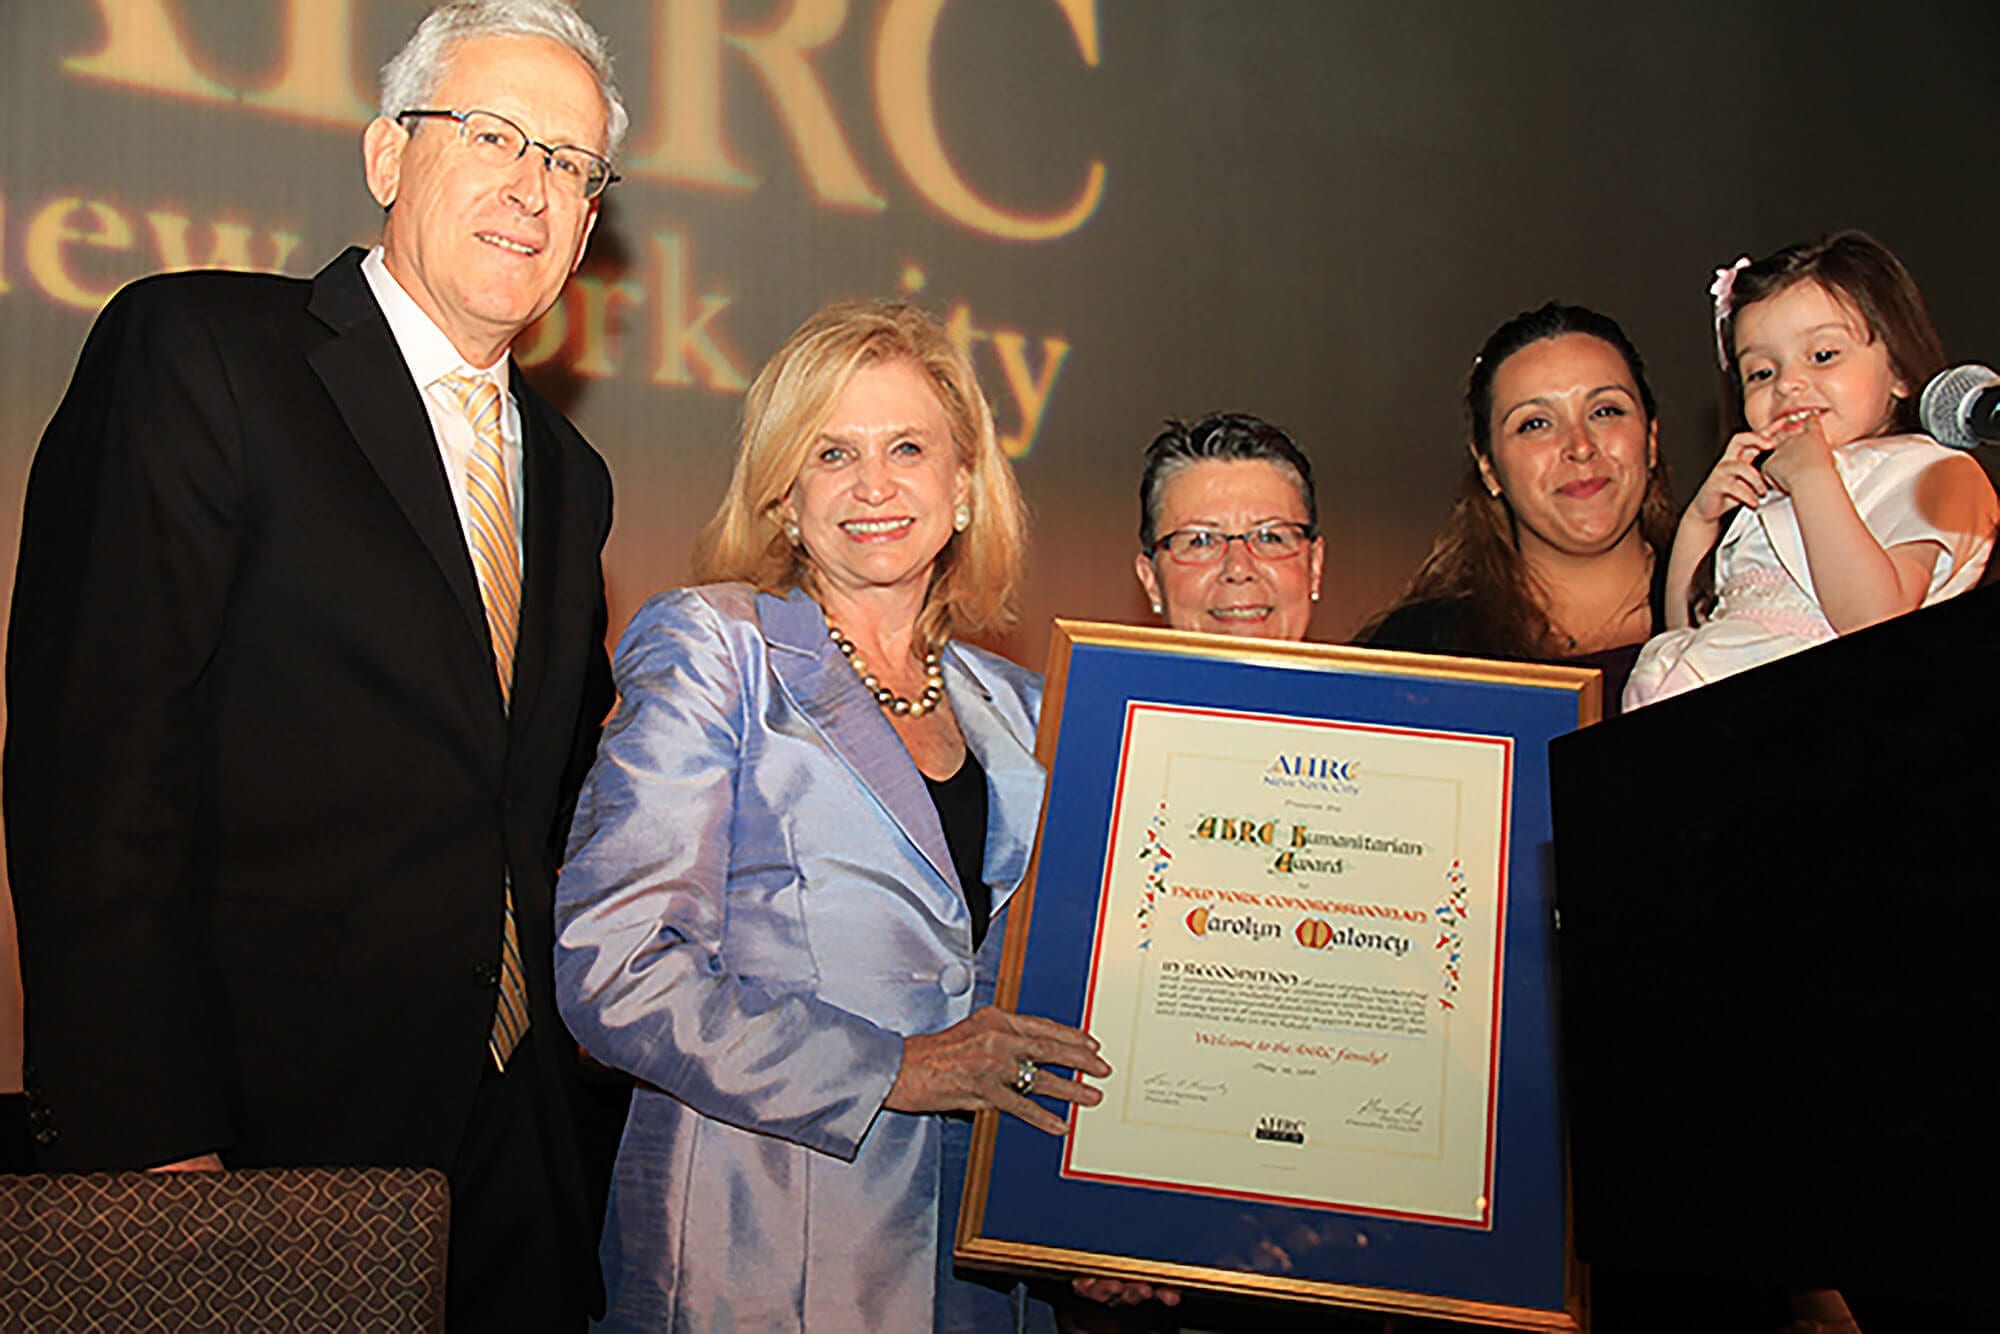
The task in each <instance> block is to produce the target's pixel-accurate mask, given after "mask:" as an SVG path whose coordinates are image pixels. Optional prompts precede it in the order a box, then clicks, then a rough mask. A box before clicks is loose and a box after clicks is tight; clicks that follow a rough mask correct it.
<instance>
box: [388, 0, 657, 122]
mask: <svg viewBox="0 0 2000 1334" xmlns="http://www.w3.org/2000/svg"><path fill="white" fill-rule="evenodd" d="M469 37H546V38H548V39H549V40H550V41H553V42H560V43H562V44H563V45H564V46H566V47H568V48H569V49H570V50H572V51H574V52H576V55H577V58H578V59H579V60H581V61H583V63H584V64H585V65H586V66H587V67H589V69H590V72H591V75H592V76H593V77H594V78H596V80H597V91H598V92H599V93H600V94H602V95H603V98H604V145H605V149H604V151H605V154H606V156H609V157H616V156H617V155H618V148H619V145H621V144H623V143H624V142H625V130H626V127H627V126H628V125H629V124H630V123H631V118H630V117H629V116H627V115H626V114H625V100H624V99H623V98H621V97H619V96H618V86H617V85H616V84H614V83H612V82H611V55H610V53H609V52H608V51H607V50H606V49H605V46H604V39H603V38H602V37H600V36H598V35H597V29H595V28H593V27H591V26H590V25H589V24H588V23H586V22H584V20H583V18H582V17H581V16H580V15H579V14H578V13H577V12H576V11H575V10H574V9H571V8H570V7H569V5H568V4H566V3H565V0H452V3H450V4H445V5H439V6H438V7H437V8H436V9H433V10H432V11H431V12H430V13H429V14H428V15H427V16H426V17H425V18H424V21H423V22H422V23H420V24H418V25H417V30H416V31H415V32H414V33H412V34H410V40H409V41H407V42H405V43H404V44H403V49H402V50H400V51H398V52H397V53H396V54H395V55H394V56H393V57H391V58H390V60H389V63H388V64H386V65H384V66H383V67H382V115H383V116H384V117H385V118H387V119H389V120H394V119H395V118H396V117H397V116H398V115H400V114H402V113H403V112H405V111H409V110H411V109H413V108H416V107H422V106H426V105H428V103H429V101H430V96H431V93H432V91H433V90H434V89H435V88H436V87H437V86H438V82H439V80H441V79H442V78H443V77H444V67H445V62H446V61H447V60H449V59H450V57H451V48H452V47H453V46H455V45H456V44H457V43H459V42H462V41H464V40H466V39H467V38H469ZM453 110H457V111H463V110H465V108H464V107H455V108H453ZM578 147H580V148H588V147H590V145H588V144H579V145H578Z"/></svg>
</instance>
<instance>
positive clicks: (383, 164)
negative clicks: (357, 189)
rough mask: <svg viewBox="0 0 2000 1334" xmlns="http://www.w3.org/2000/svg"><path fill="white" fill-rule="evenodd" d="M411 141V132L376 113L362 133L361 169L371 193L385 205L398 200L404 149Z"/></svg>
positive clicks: (384, 206)
mask: <svg viewBox="0 0 2000 1334" xmlns="http://www.w3.org/2000/svg"><path fill="white" fill-rule="evenodd" d="M409 143H410V132H409V131H408V130H406V129H404V128H403V127H402V126H401V125H398V124H397V123H396V122H395V121H393V120H390V119H389V118H388V117H387V116H377V117H376V118H375V119H374V120H371V121H369V122H368V128H367V129H365V130H363V131H362V132H361V172H362V175H363V177H364V178H365V179H366V180H367V182H368V193H369V194H371V195H373V196H374V197H375V202H376V203H378V204H380V205H381V206H382V207H383V208H388V207H389V206H390V205H391V204H393V203H395V202H396V195H397V193H398V192H399V191H400V189H401V187H402V183H403V150H404V149H405V148H407V147H408V146H409Z"/></svg>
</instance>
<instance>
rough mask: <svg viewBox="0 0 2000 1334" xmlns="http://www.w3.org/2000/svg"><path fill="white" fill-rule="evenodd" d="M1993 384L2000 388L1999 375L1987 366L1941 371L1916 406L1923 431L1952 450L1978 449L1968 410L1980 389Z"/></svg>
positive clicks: (1977, 441)
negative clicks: (1922, 424)
mask: <svg viewBox="0 0 2000 1334" xmlns="http://www.w3.org/2000/svg"><path fill="white" fill-rule="evenodd" d="M1994 385H2000V375H1996V374H1994V373H1993V371H1992V370H1991V369H1990V368H1988V367H1985V366H1973V365H1967V366H1953V367H1952V368H1951V369H1950V370H1948V371H1939V372H1938V373H1937V375H1936V376H1935V377H1933V378H1932V380H1931V382H1930V383H1929V384H1927V385H1925V386H1924V396H1923V399H1922V400H1921V401H1920V402H1919V403H1918V405H1917V415H1918V416H1919V417H1921V418H1922V419H1923V423H1924V430H1926V431H1928V432H1929V433H1930V435H1931V437H1932V438H1933V439H1935V440H1936V441H1937V442H1938V443H1939V444H1941V445H1950V446H1951V447H1952V448H1953V449H1977V448H1979V437H1978V436H1976V435H1974V434H1973V433H1972V426H1971V424H1970V423H1969V422H1968V421H1967V419H1966V408H1968V407H1969V406H1970V405H1971V403H1972V400H1973V397H1974V396H1975V395H1977V394H1978V393H1979V391H1980V390H1982V389H1988V388H1991V387H1992V386H1994Z"/></svg>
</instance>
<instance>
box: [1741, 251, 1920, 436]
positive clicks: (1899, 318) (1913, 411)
mask: <svg viewBox="0 0 2000 1334" xmlns="http://www.w3.org/2000/svg"><path fill="white" fill-rule="evenodd" d="M1809 280H1810V281H1812V282H1816V283H1818V284H1819V285H1820V286H1821V287H1824V288H1825V289H1826V290H1827V293H1828V294H1829V295H1831V296H1832V297H1833V298H1834V300H1836V301H1839V302H1840V303H1841V304H1843V305H1846V306H1849V307H1851V308H1852V309H1853V310H1854V312H1855V313H1856V314H1857V315H1859V316H1860V317H1861V319H1862V321H1863V323H1864V324H1865V325H1866V326H1867V330H1868V339H1869V341H1870V342H1873V341H1875V340H1877V339H1880V340H1881V341H1882V343H1883V345H1884V346H1885V347H1886V348H1887V349H1888V352H1889V365H1890V368H1891V369H1893V370H1894V371H1895V372H1896V377H1897V378H1898V379H1900V380H1901V381H1902V382H1903V384H1904V386H1905V387H1906V388H1907V389H1908V390H1909V393H1908V394H1907V396H1905V397H1903V398H1901V399H1898V400H1897V402H1896V414H1895V424H1896V429H1897V430H1899V431H1905V432H1908V431H1919V430H1922V429H1923V427H1922V425H1921V424H1920V423H1919V421H1918V419H1917V406H1918V402H1917V396H1918V394H1920V393H1921V392H1922V391H1923V387H1924V386H1925V385H1926V384H1928V383H1930V380H1931V377H1932V376H1934V375H1936V374H1937V373H1938V372H1939V371H1941V370H1943V369H1944V342H1943V340H1941V339H1940V338H1939V337H1938V332H1937V329H1936V327H1935V326H1934V325H1932V324H1931V316H1930V311H1929V310H1927V309H1925V307H1924V297H1923V293H1921V292H1919V291H1918V290H1917V284H1916V280H1915V279H1914V278H1912V277H1910V271H1909V270H1908V269H1906V268H1904V267H1903V262H1902V261H1901V260H1899V259H1897V258H1896V256H1895V255H1894V254H1893V253H1892V252H1891V251H1890V249H1889V247H1887V246H1885V245H1883V244H1882V243H1881V242H1880V241H1878V240H1876V239H1875V238H1874V237H1872V236H1870V235H1869V234H1868V233H1866V232H1858V231H1842V232H1829V233H1828V234H1827V235H1825V236H1822V237H1819V238H1818V239H1816V240H1812V241H1800V242H1798V243H1797V244H1796V245H1788V246H1786V247H1785V248H1784V249H1783V250H1780V251H1778V252H1777V253H1775V254H1772V255H1768V256H1766V257H1765V258H1763V259H1760V260H1758V261H1757V262H1756V263H1754V264H1751V265H1747V266H1746V267H1744V268H1742V269H1740V270H1738V271H1737V274H1736V287H1735V290H1734V292H1733V293H1732V294H1731V302H1730V311H1729V313H1728V314H1727V315H1725V316H1723V318H1722V323H1721V327H1720V328H1719V329H1718V330H1717V339H1718V341H1719V342H1720V343H1721V345H1722V346H1721V352H1722V401H1723V402H1724V403H1726V404H1728V405H1729V418H1728V420H1727V421H1725V422H1724V423H1723V432H1722V438H1723V440H1724V441H1725V442H1726V441H1727V440H1728V439H1729V437H1730V436H1732V435H1734V434H1736V432H1738V431H1742V430H1747V429H1748V428H1749V423H1748V422H1747V421H1746V420H1745V419H1744V416H1743V372H1742V370H1741V368H1740V367H1739V366H1738V365H1737V360H1736V318H1737V316H1738V315H1740V314H1742V312H1743V311H1745V310H1746V309H1748V308H1749V307H1751V306H1753V305H1755V304H1757V303H1758V302H1759V301H1763V300H1766V299H1767V298H1770V297H1774V296H1777V295H1778V294H1779V293H1780V292H1783V291H1785V290H1787V289H1788V288H1791V287H1793V286H1796V285H1797V284H1799V283H1802V282H1806V281H1809Z"/></svg>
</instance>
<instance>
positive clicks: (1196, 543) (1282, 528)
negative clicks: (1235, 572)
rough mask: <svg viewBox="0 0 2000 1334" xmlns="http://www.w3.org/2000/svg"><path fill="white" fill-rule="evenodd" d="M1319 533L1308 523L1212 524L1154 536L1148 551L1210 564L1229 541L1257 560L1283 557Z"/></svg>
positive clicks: (1190, 562)
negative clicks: (1227, 528) (1229, 527)
mask: <svg viewBox="0 0 2000 1334" xmlns="http://www.w3.org/2000/svg"><path fill="white" fill-rule="evenodd" d="M1317 536H1318V534H1317V533H1315V532H1314V531H1313V527H1312V525H1311V524H1306V523H1267V524H1261V525H1259V526H1258V527H1255V528H1252V529H1251V530H1250V531H1249V532H1247V533H1219V532H1217V531H1216V530H1215V529H1213V528H1181V529H1176V530H1175V531H1174V532H1171V533H1168V534H1167V535H1166V536H1164V537H1160V538H1156V539H1154V542H1153V547H1152V550H1151V551H1148V552H1147V553H1146V554H1147V555H1149V556H1150V555H1152V554H1153V552H1154V551H1160V550H1164V551H1165V552H1166V553H1167V554H1168V555H1169V556H1172V557H1173V558H1174V559H1175V560H1176V561H1179V562H1180V563H1181V564H1182V565H1211V564H1213V563H1215V562H1216V561H1219V560H1221V559H1222V555H1223V553H1224V552H1226V551H1228V550H1229V544H1230V543H1231V542H1241V543H1242V544H1243V549H1244V550H1245V551H1247V552H1249V553H1250V554H1251V555H1253V556H1255V557H1256V558H1257V559H1258V560H1286V559H1288V558H1290V557H1292V556H1296V555H1298V554H1299V553H1300V552H1301V551H1304V550H1305V549H1306V547H1307V546H1309V545H1311V543H1312V540H1313V538H1315V537H1317Z"/></svg>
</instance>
